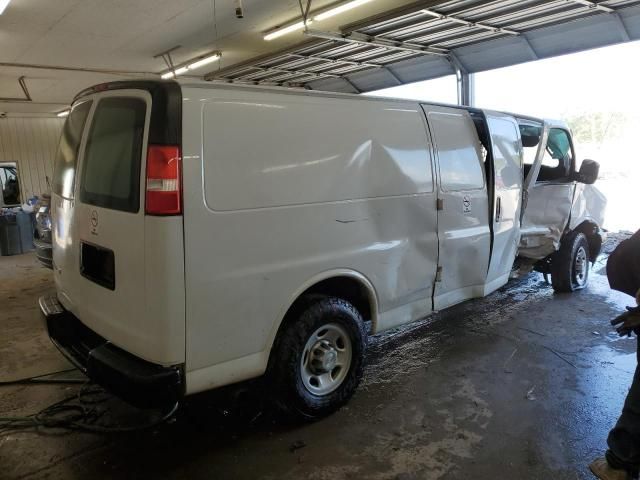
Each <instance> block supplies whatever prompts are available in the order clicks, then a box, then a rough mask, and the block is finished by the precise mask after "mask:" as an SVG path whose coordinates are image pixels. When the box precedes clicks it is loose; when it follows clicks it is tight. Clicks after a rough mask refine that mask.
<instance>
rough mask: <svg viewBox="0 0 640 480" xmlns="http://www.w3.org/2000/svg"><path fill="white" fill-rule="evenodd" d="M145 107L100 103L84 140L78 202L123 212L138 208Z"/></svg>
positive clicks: (122, 101) (138, 102)
mask: <svg viewBox="0 0 640 480" xmlns="http://www.w3.org/2000/svg"><path fill="white" fill-rule="evenodd" d="M146 110H147V104H146V102H145V101H144V100H142V99H140V98H125V97H113V98H105V99H102V100H100V102H99V103H98V106H97V107H96V110H95V113H94V115H93V120H92V123H91V130H90V131H89V137H88V139H87V148H86V150H85V155H84V164H83V168H82V182H81V185H80V200H81V201H82V202H83V203H87V204H90V205H95V206H98V207H104V208H109V209H113V210H122V211H125V212H137V211H138V209H139V204H140V162H141V155H142V142H143V134H144V124H145V116H146Z"/></svg>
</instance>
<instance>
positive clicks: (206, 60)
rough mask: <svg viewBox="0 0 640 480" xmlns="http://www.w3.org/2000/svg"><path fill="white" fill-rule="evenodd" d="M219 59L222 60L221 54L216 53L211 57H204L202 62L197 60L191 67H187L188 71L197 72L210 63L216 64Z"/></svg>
mask: <svg viewBox="0 0 640 480" xmlns="http://www.w3.org/2000/svg"><path fill="white" fill-rule="evenodd" d="M219 58H220V54H219V53H214V54H213V55H209V56H208V57H204V58H201V59H200V60H196V61H195V62H193V63H190V64H189V65H187V69H189V70H195V69H197V68H200V67H203V66H205V65H209V64H210V63H213V62H215V61H216V60H218V59H219Z"/></svg>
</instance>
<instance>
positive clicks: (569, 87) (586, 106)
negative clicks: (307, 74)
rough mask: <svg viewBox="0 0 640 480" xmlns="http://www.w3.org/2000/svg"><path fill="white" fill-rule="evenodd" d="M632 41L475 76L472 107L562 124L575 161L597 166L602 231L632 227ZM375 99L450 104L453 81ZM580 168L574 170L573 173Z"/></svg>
mask: <svg viewBox="0 0 640 480" xmlns="http://www.w3.org/2000/svg"><path fill="white" fill-rule="evenodd" d="M639 56H640V42H632V43H627V44H621V45H615V46H610V47H604V48H599V49H595V50H589V51H585V52H580V53H576V54H571V55H565V56H561V57H555V58H550V59H545V60H540V61H537V62H531V63H526V64H522V65H516V66H512V67H506V68H501V69H497V70H490V71H487V72H482V73H478V74H475V79H474V80H475V106H477V107H480V108H490V109H495V110H501V111H511V112H516V113H526V114H528V115H533V116H537V117H542V118H555V119H561V120H565V121H566V122H568V123H569V125H570V127H571V129H572V131H573V135H574V142H575V149H576V153H577V160H578V162H579V163H580V162H581V161H582V160H584V159H593V160H596V161H598V162H599V163H600V165H601V170H600V178H599V179H598V182H597V184H596V185H597V187H598V188H599V189H600V190H601V191H602V192H603V193H604V194H605V195H606V196H607V199H608V206H607V215H606V224H605V228H607V229H608V230H611V231H620V230H631V231H635V230H637V229H638V228H639V227H640V211H638V210H637V209H635V208H633V205H632V204H631V203H630V200H631V193H630V192H631V189H632V188H634V186H635V185H638V184H640V161H638V159H637V153H636V152H637V149H638V136H639V134H640V94H638V87H637V78H638V74H640V66H638V64H637V63H636V62H633V61H631V59H634V58H638V57H639ZM370 94H371V95H375V96H392V97H401V98H416V99H420V100H428V101H437V102H443V103H454V102H455V101H456V79H455V77H454V76H447V77H442V78H439V79H435V80H427V81H424V82H417V83H413V84H409V85H402V86H398V87H393V88H388V89H384V90H378V91H376V92H371V93H370ZM579 167H580V165H579V164H578V165H577V168H579Z"/></svg>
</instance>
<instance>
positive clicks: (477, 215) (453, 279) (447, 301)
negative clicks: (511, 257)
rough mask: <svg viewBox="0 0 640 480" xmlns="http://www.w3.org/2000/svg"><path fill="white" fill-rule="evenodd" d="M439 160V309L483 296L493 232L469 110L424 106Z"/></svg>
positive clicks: (436, 296)
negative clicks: (490, 226)
mask: <svg viewBox="0 0 640 480" xmlns="http://www.w3.org/2000/svg"><path fill="white" fill-rule="evenodd" d="M422 108H423V110H424V111H425V114H426V116H427V120H428V123H429V129H430V132H431V137H432V141H433V145H434V149H435V153H436V155H435V157H436V159H437V169H436V170H437V179H438V189H437V192H438V200H437V209H438V246H439V254H438V275H437V278H436V283H435V288H434V296H433V303H434V309H436V310H440V309H443V308H446V307H448V306H451V305H455V304H456V303H460V302H462V301H464V300H467V299H469V298H474V297H481V296H482V295H483V294H484V285H485V281H486V278H487V269H488V267H489V252H490V249H491V232H490V229H489V203H488V202H489V199H488V194H487V182H486V179H485V168H484V154H483V150H482V146H481V144H480V140H479V139H478V134H477V132H476V128H475V126H474V123H473V120H472V118H471V116H470V115H469V113H468V112H467V111H465V110H460V109H455V108H447V107H439V106H432V105H423V106H422Z"/></svg>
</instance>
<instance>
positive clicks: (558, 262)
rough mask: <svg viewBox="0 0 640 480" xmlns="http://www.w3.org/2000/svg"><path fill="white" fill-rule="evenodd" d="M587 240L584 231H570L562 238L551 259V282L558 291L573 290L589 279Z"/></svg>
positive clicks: (578, 288) (585, 284) (584, 284)
mask: <svg viewBox="0 0 640 480" xmlns="http://www.w3.org/2000/svg"><path fill="white" fill-rule="evenodd" d="M589 262H590V259H589V241H588V240H587V237H586V236H585V235H584V233H571V234H569V235H567V236H566V237H565V238H563V239H562V242H561V243H560V250H558V251H557V252H556V253H555V254H554V256H553V260H552V261H551V284H552V285H553V289H554V290H555V291H556V292H558V293H565V292H574V291H576V290H581V289H583V288H584V287H586V286H587V281H588V280H589V269H590V263H589Z"/></svg>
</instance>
